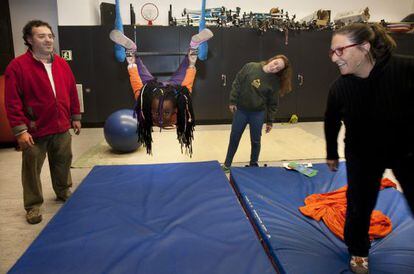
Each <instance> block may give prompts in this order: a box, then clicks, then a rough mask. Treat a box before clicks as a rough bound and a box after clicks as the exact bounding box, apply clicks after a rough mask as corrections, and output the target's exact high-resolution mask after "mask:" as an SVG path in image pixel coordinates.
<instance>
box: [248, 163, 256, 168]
mask: <svg viewBox="0 0 414 274" xmlns="http://www.w3.org/2000/svg"><path fill="white" fill-rule="evenodd" d="M245 167H259V164H258V163H254V164H248V165H245Z"/></svg>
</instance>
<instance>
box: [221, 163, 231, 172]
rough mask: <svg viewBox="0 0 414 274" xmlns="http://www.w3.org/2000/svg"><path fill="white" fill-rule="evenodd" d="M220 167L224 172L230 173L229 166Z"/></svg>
mask: <svg viewBox="0 0 414 274" xmlns="http://www.w3.org/2000/svg"><path fill="white" fill-rule="evenodd" d="M221 169H222V170H223V171H224V173H230V167H227V166H225V165H222V166H221Z"/></svg>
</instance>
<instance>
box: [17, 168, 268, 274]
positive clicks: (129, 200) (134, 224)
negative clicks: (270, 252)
mask: <svg viewBox="0 0 414 274" xmlns="http://www.w3.org/2000/svg"><path fill="white" fill-rule="evenodd" d="M9 273H31V274H33V273H42V274H47V273H53V274H56V273H82V274H83V273H88V274H91V273H116V274H120V273H128V274H130V273H142V274H158V273H160V274H161V273H162V274H164V273H165V274H167V273H168V274H174V273H176V274H186V273H188V274H194V273H197V274H204V273H205V274H212V273H217V274H232V273H238V274H239V273H245V274H252V273H276V272H275V268H274V267H273V266H272V263H271V260H270V259H269V257H268V256H267V254H266V253H265V251H264V249H263V247H262V245H261V243H260V241H259V240H258V237H257V235H256V233H255V231H254V228H253V227H252V226H251V224H250V222H249V220H248V219H247V218H246V215H245V213H244V212H243V209H242V207H241V206H240V204H239V201H238V199H237V196H236V195H235V194H234V191H233V189H232V187H231V185H230V184H229V182H228V180H227V178H226V176H225V175H224V173H223V172H222V170H221V168H220V165H219V163H218V162H200V163H182V164H160V165H135V166H133V165H131V166H97V167H94V168H93V169H92V170H91V172H90V173H89V175H88V176H87V177H86V178H85V179H84V181H83V182H82V184H81V185H80V186H79V187H78V189H77V190H76V192H75V193H74V194H73V196H72V197H71V198H70V199H69V200H68V201H67V202H66V204H65V205H64V206H63V207H62V208H61V209H60V211H59V212H58V213H57V214H56V215H55V216H54V217H53V218H52V220H51V221H50V222H49V224H48V225H47V226H46V227H45V229H44V230H43V231H42V232H41V233H40V235H39V236H38V237H37V239H36V240H35V241H34V242H33V243H32V245H31V246H30V247H29V248H28V249H27V251H26V252H25V253H24V254H23V256H22V257H21V258H20V259H19V260H18V261H17V263H16V264H15V265H14V266H13V267H12V269H11V270H10V272H9Z"/></svg>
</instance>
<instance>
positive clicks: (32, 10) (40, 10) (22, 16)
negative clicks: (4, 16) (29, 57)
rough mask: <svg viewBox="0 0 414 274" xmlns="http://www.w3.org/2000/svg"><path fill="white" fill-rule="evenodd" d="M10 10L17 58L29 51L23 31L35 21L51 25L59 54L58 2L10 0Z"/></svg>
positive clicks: (49, 0)
mask: <svg viewBox="0 0 414 274" xmlns="http://www.w3.org/2000/svg"><path fill="white" fill-rule="evenodd" d="M9 8H10V20H11V26H12V32H13V46H14V54H15V56H19V55H21V54H23V53H24V52H26V50H27V47H26V46H25V45H24V41H23V32H22V30H23V27H24V26H25V25H26V23H27V22H29V21H30V20H33V19H38V20H42V21H45V22H48V23H49V25H50V26H51V27H52V29H53V32H54V33H55V35H56V39H55V40H56V42H55V48H56V50H57V52H59V43H58V41H59V36H58V32H57V26H58V12H57V3H56V0H36V1H33V0H9Z"/></svg>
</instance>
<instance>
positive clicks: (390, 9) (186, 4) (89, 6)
mask: <svg viewBox="0 0 414 274" xmlns="http://www.w3.org/2000/svg"><path fill="white" fill-rule="evenodd" d="M206 1H207V7H221V6H224V7H226V8H229V9H235V8H236V7H240V8H241V11H242V12H250V11H254V12H269V10H270V8H272V7H275V6H276V7H279V8H281V9H284V10H286V11H288V12H289V14H296V18H297V19H301V18H303V17H305V16H307V15H309V14H311V13H313V12H314V11H316V10H318V9H330V10H331V11H332V14H331V16H332V18H334V17H335V14H336V13H338V12H343V11H348V10H354V9H360V8H365V7H369V8H370V14H371V19H370V21H380V20H381V19H385V20H386V21H388V22H393V21H399V20H401V19H402V18H404V17H405V16H407V15H408V14H410V13H414V0H397V1H391V0H347V1H334V0H313V1H310V0H296V1H292V0H278V1H270V0H257V1H252V0H238V1H230V0H222V1H218V0H206ZM101 2H109V3H115V0H105V1H100V0H9V7H10V18H11V24H12V32H13V45H14V50H15V55H16V56H18V55H20V54H22V53H24V52H25V51H26V47H25V46H24V43H23V39H22V29H23V26H24V25H25V24H26V23H27V22H28V21H29V20H32V19H41V20H43V21H47V22H48V23H49V24H50V25H51V26H52V28H53V31H54V32H55V34H56V36H57V37H56V41H59V40H58V32H57V26H58V25H61V26H68V25H77V26H80V25H100V13H99V5H100V3H101ZM146 2H147V1H138V0H120V3H121V15H122V19H123V22H124V24H130V15H129V4H130V3H131V4H133V6H134V9H135V13H136V17H137V18H136V19H137V20H136V22H137V23H139V24H146V23H147V22H146V21H145V20H144V19H142V16H141V13H140V10H141V7H142V5H143V4H144V3H146ZM148 2H153V3H154V4H156V5H157V6H158V9H159V13H160V14H159V17H158V19H157V20H155V22H154V24H157V25H167V24H168V10H169V5H170V3H173V16H174V17H180V14H181V12H182V11H183V9H184V8H188V9H199V8H200V7H201V0H197V1H189V0H175V1H171V0H169V1H166V0H151V1H148ZM396 2H398V3H396ZM56 47H57V50H58V49H59V45H58V42H56Z"/></svg>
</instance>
